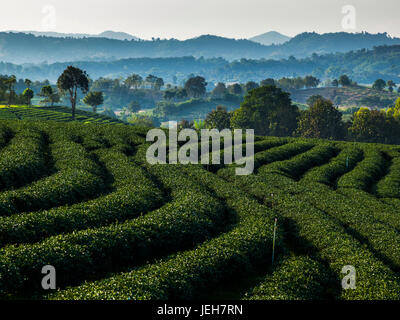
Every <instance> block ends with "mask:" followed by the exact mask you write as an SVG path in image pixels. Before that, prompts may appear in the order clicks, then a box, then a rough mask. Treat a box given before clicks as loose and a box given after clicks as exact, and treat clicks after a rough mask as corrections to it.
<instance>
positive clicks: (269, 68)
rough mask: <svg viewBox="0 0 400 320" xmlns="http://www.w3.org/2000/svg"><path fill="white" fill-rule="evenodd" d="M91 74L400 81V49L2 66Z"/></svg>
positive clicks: (41, 74)
mask: <svg viewBox="0 0 400 320" xmlns="http://www.w3.org/2000/svg"><path fill="white" fill-rule="evenodd" d="M70 64H72V65H74V66H76V67H79V68H81V69H83V70H86V71H87V72H88V74H89V76H90V77H91V78H92V79H97V78H100V77H111V78H118V77H126V76H128V75H131V74H132V73H138V74H140V75H141V76H142V77H146V76H147V75H149V74H153V75H155V76H157V77H162V78H164V80H165V82H166V83H168V82H169V83H173V81H174V80H173V79H174V78H175V77H176V78H177V79H176V80H177V82H176V81H175V83H176V84H181V83H182V82H183V81H185V80H187V78H188V76H189V75H190V74H196V75H201V76H204V77H205V78H206V79H207V82H209V83H211V82H213V83H217V82H219V81H222V82H240V83H246V82H247V81H250V80H253V81H260V80H263V79H266V78H275V79H279V78H282V77H297V76H306V75H310V74H311V75H313V76H316V77H318V78H319V79H321V80H324V79H337V78H339V77H340V75H342V74H347V75H348V76H350V78H352V79H353V80H355V81H357V82H359V83H372V82H373V81H375V80H376V79H379V78H382V79H384V80H386V81H387V80H393V81H394V82H395V83H400V45H394V46H380V47H376V48H374V49H371V50H365V49H361V50H358V51H353V52H348V53H336V54H326V55H314V56H312V57H309V58H303V59H295V58H289V59H281V60H279V61H277V60H265V59H260V60H250V59H242V60H238V61H234V62H229V61H227V60H225V59H222V58H213V59H204V58H197V59H196V58H194V57H177V58H130V59H122V60H115V61H78V62H62V63H60V62H59V63H53V64H30V65H28V64H26V65H16V64H11V63H1V62H0V74H14V75H16V76H17V78H30V79H34V80H45V79H48V80H50V81H52V82H55V81H56V80H57V78H58V77H59V75H60V74H61V73H62V71H63V70H64V69H65V68H66V67H67V66H68V65H70Z"/></svg>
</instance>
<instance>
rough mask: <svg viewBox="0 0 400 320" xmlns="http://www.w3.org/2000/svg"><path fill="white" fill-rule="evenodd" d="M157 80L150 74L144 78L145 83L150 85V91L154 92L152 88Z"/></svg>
mask: <svg viewBox="0 0 400 320" xmlns="http://www.w3.org/2000/svg"><path fill="white" fill-rule="evenodd" d="M157 79H158V78H157V77H156V76H153V75H152V74H149V75H148V76H147V77H146V83H147V84H149V85H150V88H151V89H152V90H154V86H155V84H156V81H157Z"/></svg>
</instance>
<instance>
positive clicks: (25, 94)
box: [22, 88, 35, 105]
mask: <svg viewBox="0 0 400 320" xmlns="http://www.w3.org/2000/svg"><path fill="white" fill-rule="evenodd" d="M34 95H35V94H34V92H33V90H32V89H29V88H26V89H25V90H24V92H23V93H22V96H23V97H24V99H25V101H26V102H27V103H28V104H29V105H31V100H32V98H33V96H34Z"/></svg>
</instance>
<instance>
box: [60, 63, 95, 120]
mask: <svg viewBox="0 0 400 320" xmlns="http://www.w3.org/2000/svg"><path fill="white" fill-rule="evenodd" d="M57 87H58V89H59V90H60V92H61V93H68V94H69V99H70V101H71V107H72V119H73V120H75V108H76V103H77V93H78V89H79V90H80V91H81V92H82V93H86V92H87V91H88V90H89V79H88V75H87V73H86V72H85V71H82V70H81V69H79V68H75V67H73V66H68V67H67V68H66V69H65V70H64V72H63V73H62V74H61V75H60V77H59V78H58V80H57Z"/></svg>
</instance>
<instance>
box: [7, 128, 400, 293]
mask: <svg viewBox="0 0 400 320" xmlns="http://www.w3.org/2000/svg"><path fill="white" fill-rule="evenodd" d="M145 135H146V132H145V131H144V130H142V129H137V128H134V127H129V126H110V125H98V124H87V125H82V124H80V123H55V122H46V121H1V122H0V147H1V149H0V188H1V192H0V247H1V249H0V297H1V298H3V299H15V298H27V299H190V298H191V299H201V298H204V297H207V298H210V297H215V298H230V299H232V298H234V299H399V298H400V277H399V276H400V251H399V250H398V248H400V217H399V210H400V194H399V190H400V165H399V164H400V147H398V146H387V145H374V144H361V143H344V142H327V141H323V140H303V139H294V138H273V137H265V138H263V137H258V139H257V141H256V142H255V151H256V155H255V168H256V170H255V173H254V174H253V175H249V176H236V175H235V173H234V167H231V166H227V167H216V166H204V167H203V166H200V165H187V166H185V165H149V164H148V163H147V162H146V161H145V153H146V150H147V147H148V145H147V144H146V142H145ZM275 219H277V232H276V248H275V261H274V263H273V264H272V261H271V256H272V248H273V235H274V223H275ZM49 264H50V265H53V266H54V267H55V268H56V271H57V287H58V290H57V291H52V292H51V293H49V291H44V290H43V289H42V288H41V280H42V277H43V275H42V274H41V269H42V267H43V266H45V265H49ZM346 265H352V266H354V267H355V269H356V289H348V290H344V289H342V286H341V281H342V278H343V277H344V274H342V273H341V270H342V268H343V266H346Z"/></svg>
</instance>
